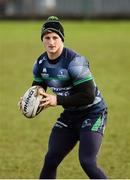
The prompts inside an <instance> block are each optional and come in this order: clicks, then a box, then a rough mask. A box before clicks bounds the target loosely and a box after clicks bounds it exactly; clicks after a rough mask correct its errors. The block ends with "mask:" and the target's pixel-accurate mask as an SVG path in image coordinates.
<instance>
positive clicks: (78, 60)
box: [68, 56, 93, 86]
mask: <svg viewBox="0 0 130 180" xmlns="http://www.w3.org/2000/svg"><path fill="white" fill-rule="evenodd" d="M68 70H69V74H70V76H71V78H72V82H73V85H74V86H75V85H78V84H81V83H83V82H86V81H89V80H92V79H93V77H92V74H91V72H90V69H89V63H88V61H87V60H86V58H85V57H83V56H77V57H75V58H74V59H73V60H72V61H71V62H70V64H69V67H68Z"/></svg>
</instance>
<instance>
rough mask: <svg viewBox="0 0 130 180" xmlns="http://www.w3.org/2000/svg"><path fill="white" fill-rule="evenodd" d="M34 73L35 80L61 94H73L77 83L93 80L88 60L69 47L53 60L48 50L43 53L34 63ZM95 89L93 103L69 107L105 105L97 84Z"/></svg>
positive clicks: (74, 108)
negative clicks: (48, 54)
mask: <svg viewBox="0 0 130 180" xmlns="http://www.w3.org/2000/svg"><path fill="white" fill-rule="evenodd" d="M33 75H34V81H35V82H38V83H44V84H45V85H46V86H47V87H49V88H51V89H52V91H53V92H54V93H55V94H57V95H60V96H70V95H73V94H75V86H76V85H79V84H81V83H84V82H87V81H90V80H93V76H92V73H91V71H90V68H89V62H88V60H87V59H86V58H85V57H84V56H80V55H79V54H77V53H76V52H74V51H72V50H70V49H68V48H63V52H62V54H61V55H60V57H58V58H57V59H56V60H53V61H52V60H49V58H48V56H47V53H46V52H44V53H43V54H41V56H40V57H39V58H38V60H37V61H36V63H35V64H34V68H33ZM94 84H95V83H94ZM95 89H96V91H95V93H96V96H95V100H94V102H93V103H92V104H89V105H87V106H83V107H71V108H70V107H68V109H69V110H70V109H72V110H77V108H78V109H86V108H88V107H92V106H93V105H95V104H98V103H100V102H101V103H100V104H102V106H105V105H104V103H103V98H102V97H101V95H100V92H99V90H98V88H97V87H96V84H95ZM66 108H67V107H66Z"/></svg>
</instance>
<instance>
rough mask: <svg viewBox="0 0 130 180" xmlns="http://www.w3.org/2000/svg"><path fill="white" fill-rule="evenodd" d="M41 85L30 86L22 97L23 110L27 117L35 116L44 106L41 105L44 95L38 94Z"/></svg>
mask: <svg viewBox="0 0 130 180" xmlns="http://www.w3.org/2000/svg"><path fill="white" fill-rule="evenodd" d="M39 88H41V87H39V86H32V87H30V88H29V89H28V90H27V91H26V92H25V94H24V95H23V97H22V101H21V110H22V113H23V115H24V116H25V117H27V118H33V117H35V116H36V115H37V114H39V113H40V112H41V111H42V109H43V107H39V104H40V100H41V99H42V98H43V96H42V95H39V94H38V90H39Z"/></svg>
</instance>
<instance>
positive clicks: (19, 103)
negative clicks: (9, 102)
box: [18, 97, 23, 111]
mask: <svg viewBox="0 0 130 180" xmlns="http://www.w3.org/2000/svg"><path fill="white" fill-rule="evenodd" d="M22 99H23V97H21V98H20V100H19V102H18V110H19V111H21V109H22Z"/></svg>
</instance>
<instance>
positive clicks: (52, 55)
mask: <svg viewBox="0 0 130 180" xmlns="http://www.w3.org/2000/svg"><path fill="white" fill-rule="evenodd" d="M63 47H64V46H61V47H60V48H59V49H58V51H57V52H55V53H48V52H47V55H48V57H49V59H50V60H55V59H57V58H58V57H59V56H60V55H61V53H62V51H63Z"/></svg>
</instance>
